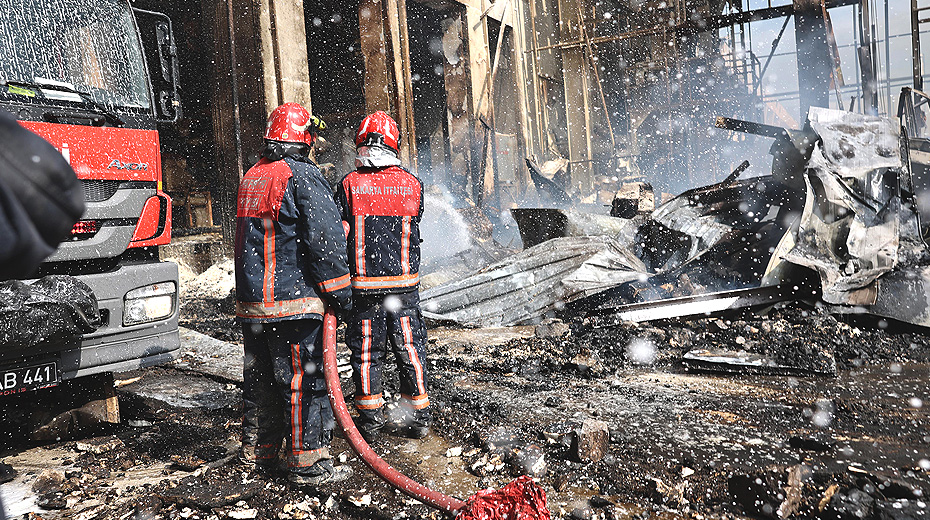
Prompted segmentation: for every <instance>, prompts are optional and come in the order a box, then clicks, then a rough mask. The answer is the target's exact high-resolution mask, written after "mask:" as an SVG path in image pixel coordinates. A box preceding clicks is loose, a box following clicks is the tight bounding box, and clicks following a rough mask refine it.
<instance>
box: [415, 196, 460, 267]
mask: <svg viewBox="0 0 930 520" xmlns="http://www.w3.org/2000/svg"><path fill="white" fill-rule="evenodd" d="M453 203H454V198H453V197H452V194H451V193H449V191H448V190H446V189H445V188H444V187H440V186H431V187H430V192H428V193H425V194H424V196H423V218H422V219H421V220H420V235H421V236H422V237H423V243H422V244H420V255H421V257H422V258H421V260H422V262H424V263H428V262H431V261H436V260H440V259H443V258H449V257H451V256H453V255H455V254H456V253H460V252H462V251H465V250H466V249H469V248H470V247H471V233H470V232H469V230H468V225H467V224H466V223H465V219H464V218H462V215H460V214H459V212H458V211H456V210H455V207H454V205H453Z"/></svg>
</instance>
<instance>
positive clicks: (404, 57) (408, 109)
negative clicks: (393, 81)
mask: <svg viewBox="0 0 930 520" xmlns="http://www.w3.org/2000/svg"><path fill="white" fill-rule="evenodd" d="M397 15H398V19H399V21H400V49H401V53H400V58H401V68H402V70H403V75H402V76H400V77H399V78H397V82H398V83H400V82H401V81H402V82H403V84H404V91H405V92H407V103H406V104H404V105H400V106H398V108H400V109H402V110H401V111H402V112H403V116H402V117H403V118H404V119H406V121H407V124H406V126H407V132H406V136H404V135H403V134H401V139H402V140H404V141H406V143H407V156H408V158H407V168H408V169H409V170H410V171H412V172H413V173H417V170H418V168H417V128H416V123H415V120H414V117H413V83H412V79H411V71H410V35H409V34H408V32H407V0H397ZM394 59H395V60H396V59H398V55H397V54H395V55H394Z"/></svg>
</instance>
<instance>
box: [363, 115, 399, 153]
mask: <svg viewBox="0 0 930 520" xmlns="http://www.w3.org/2000/svg"><path fill="white" fill-rule="evenodd" d="M398 141H400V130H398V129H397V123H395V122H394V120H393V119H391V116H389V115H387V114H386V113H385V112H383V111H381V110H379V111H377V112H375V113H374V114H371V115H370V116H368V117H366V118H365V119H362V124H360V125H359V126H358V132H357V133H356V134H355V147H356V148H358V147H360V146H375V145H383V146H387V147H388V148H390V149H391V150H394V151H395V152H396V151H397V143H398Z"/></svg>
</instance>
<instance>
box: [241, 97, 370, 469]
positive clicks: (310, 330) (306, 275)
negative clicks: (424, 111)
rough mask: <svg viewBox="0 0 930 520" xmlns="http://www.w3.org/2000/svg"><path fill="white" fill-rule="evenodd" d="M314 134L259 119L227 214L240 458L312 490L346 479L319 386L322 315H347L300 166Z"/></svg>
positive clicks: (336, 248)
mask: <svg viewBox="0 0 930 520" xmlns="http://www.w3.org/2000/svg"><path fill="white" fill-rule="evenodd" d="M322 127H323V124H322V122H321V121H319V119H317V118H315V117H314V116H311V115H310V112H309V111H307V109H306V108H304V107H303V106H301V105H299V104H297V103H286V104H284V105H281V106H279V107H278V108H276V109H275V110H274V111H273V112H272V113H271V115H270V116H269V118H268V126H267V128H266V130H265V147H264V149H263V151H262V157H261V160H260V161H259V162H258V163H257V164H256V165H255V166H253V167H252V168H251V169H250V170H249V171H248V172H247V173H246V174H245V176H244V177H243V178H242V181H241V182H240V184H239V194H238V202H237V210H236V245H235V265H236V316H237V319H238V321H240V322H241V323H242V330H243V340H244V343H245V359H244V365H243V378H244V387H243V396H242V397H243V402H244V414H243V421H242V426H243V428H242V450H241V458H242V459H243V461H245V462H249V461H254V462H255V463H256V464H259V465H261V466H263V467H265V468H270V467H272V466H273V465H274V463H275V462H276V461H277V458H278V451H279V449H280V446H281V443H282V441H286V450H287V451H286V457H285V458H286V460H287V468H288V478H289V480H291V482H294V483H296V484H299V485H309V486H316V485H320V484H325V483H329V482H338V481H340V480H344V479H345V478H346V477H348V475H349V473H350V468H348V467H347V466H341V467H338V468H336V467H334V466H333V463H332V457H331V455H330V452H329V446H330V441H331V440H332V431H333V427H334V425H335V423H334V419H333V412H332V409H331V408H330V405H329V401H328V397H327V394H326V383H325V379H324V377H323V344H322V340H323V327H322V323H323V322H322V316H323V313H324V305H329V306H331V307H332V308H333V309H334V310H335V311H336V313H337V314H344V313H345V312H346V311H347V310H348V309H350V308H351V306H352V300H351V288H350V282H349V268H348V265H347V261H346V241H345V233H344V231H343V228H342V225H341V222H340V219H339V212H338V210H337V209H336V206H335V204H333V198H332V191H331V190H330V187H329V185H328V184H327V182H326V181H325V180H324V179H323V177H322V175H321V174H320V170H319V169H318V168H317V166H316V164H314V163H313V161H312V160H311V159H310V158H309V154H310V149H311V146H312V144H313V142H314V140H315V139H316V135H317V133H318V131H319V130H320V129H321V128H322Z"/></svg>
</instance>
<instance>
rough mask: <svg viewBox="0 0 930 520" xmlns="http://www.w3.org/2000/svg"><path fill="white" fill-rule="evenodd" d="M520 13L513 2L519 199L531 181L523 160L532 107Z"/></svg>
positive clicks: (526, 149)
mask: <svg viewBox="0 0 930 520" xmlns="http://www.w3.org/2000/svg"><path fill="white" fill-rule="evenodd" d="M519 14H520V10H518V9H517V2H516V1H514V2H511V12H510V20H511V26H512V28H513V32H512V34H513V38H512V39H513V45H512V50H513V54H512V59H513V72H514V81H515V82H516V84H517V157H516V158H515V161H514V162H515V165H516V168H515V170H514V179H515V180H516V193H515V195H516V196H517V198H518V199H519V198H522V197H523V195H524V193H525V192H526V189H527V187H528V186H529V183H530V180H529V172H528V171H527V169H526V168H524V167H523V160H524V158H525V157H527V156H528V155H529V153H528V150H529V141H530V137H529V129H530V121H529V114H530V107H529V105H528V104H527V100H526V88H527V82H526V73H525V69H524V67H525V63H524V59H523V55H524V52H523V49H525V48H526V40H525V34H524V32H525V31H524V24H523V23H521V20H522V18H521V17H520V16H519Z"/></svg>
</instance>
